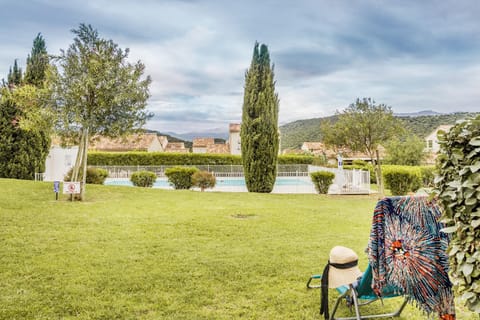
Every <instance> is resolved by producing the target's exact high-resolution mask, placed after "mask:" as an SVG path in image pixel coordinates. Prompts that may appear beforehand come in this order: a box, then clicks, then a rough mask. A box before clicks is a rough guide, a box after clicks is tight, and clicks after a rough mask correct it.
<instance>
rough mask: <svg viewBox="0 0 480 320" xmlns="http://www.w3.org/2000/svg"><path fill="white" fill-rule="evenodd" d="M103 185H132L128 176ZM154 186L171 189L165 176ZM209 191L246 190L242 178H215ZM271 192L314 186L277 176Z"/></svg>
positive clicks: (312, 189) (307, 190)
mask: <svg viewBox="0 0 480 320" xmlns="http://www.w3.org/2000/svg"><path fill="white" fill-rule="evenodd" d="M104 184H105V185H110V186H132V185H133V184H132V182H131V181H130V180H129V179H128V178H107V179H106V180H105V183H104ZM153 187H154V188H160V189H172V187H171V186H170V184H169V183H168V181H167V179H166V178H158V179H157V181H156V182H155V184H154V185H153ZM211 191H230V192H246V191H247V187H246V185H245V179H244V178H224V177H219V178H217V183H216V186H215V188H214V189H211ZM272 192H273V193H315V187H314V186H313V183H312V182H311V180H310V178H309V177H277V179H276V181H275V186H274V189H273V191H272Z"/></svg>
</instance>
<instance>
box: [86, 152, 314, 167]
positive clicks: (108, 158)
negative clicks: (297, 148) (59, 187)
mask: <svg viewBox="0 0 480 320" xmlns="http://www.w3.org/2000/svg"><path fill="white" fill-rule="evenodd" d="M313 159H314V157H312V156H297V155H282V156H279V157H278V164H312V163H313ZM88 164H89V165H91V166H164V165H184V166H189V165H242V157H241V156H239V155H230V154H205V153H167V152H89V153H88Z"/></svg>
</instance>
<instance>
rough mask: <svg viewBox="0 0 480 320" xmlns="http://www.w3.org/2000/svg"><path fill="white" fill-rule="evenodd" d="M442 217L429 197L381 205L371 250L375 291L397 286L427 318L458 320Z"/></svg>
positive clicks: (396, 199)
mask: <svg viewBox="0 0 480 320" xmlns="http://www.w3.org/2000/svg"><path fill="white" fill-rule="evenodd" d="M440 215H441V212H440V208H439V207H438V205H437V204H436V203H435V201H431V200H429V199H428V198H426V197H391V198H384V199H383V200H380V201H379V202H378V203H377V206H376V207H375V212H374V216H373V222H372V231H371V233H370V242H369V245H368V259H369V260H370V265H371V266H372V273H373V281H372V288H373V290H374V291H375V292H376V293H377V294H379V293H380V292H382V288H383V287H385V286H386V285H394V286H396V287H397V288H399V290H401V292H399V293H401V294H405V295H408V296H409V297H410V299H412V300H413V301H414V302H415V303H416V304H417V306H418V307H419V308H420V309H422V310H424V311H425V312H426V313H427V314H431V313H438V314H439V317H440V319H448V320H450V319H452V320H453V319H455V306H454V303H453V293H452V284H451V282H450V280H449V278H448V256H447V252H446V250H447V247H448V243H449V237H448V235H447V234H445V233H443V232H440V229H442V228H443V227H444V225H443V224H442V223H440V222H439V221H438V220H439V218H440Z"/></svg>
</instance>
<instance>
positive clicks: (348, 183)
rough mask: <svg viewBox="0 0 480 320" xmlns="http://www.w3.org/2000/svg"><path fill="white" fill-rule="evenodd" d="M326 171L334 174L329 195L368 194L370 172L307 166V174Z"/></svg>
mask: <svg viewBox="0 0 480 320" xmlns="http://www.w3.org/2000/svg"><path fill="white" fill-rule="evenodd" d="M315 171H328V172H332V173H334V174H335V179H334V180H333V184H332V185H331V186H330V188H329V189H328V193H329V194H370V192H371V190H370V172H369V171H366V170H355V169H354V170H344V169H338V168H326V167H318V166H308V172H315Z"/></svg>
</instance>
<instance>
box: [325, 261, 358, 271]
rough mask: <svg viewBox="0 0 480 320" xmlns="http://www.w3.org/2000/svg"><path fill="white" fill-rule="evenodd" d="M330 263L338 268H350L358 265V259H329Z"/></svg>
mask: <svg viewBox="0 0 480 320" xmlns="http://www.w3.org/2000/svg"><path fill="white" fill-rule="evenodd" d="M328 264H329V265H331V266H332V267H334V268H337V269H350V268H353V267H356V266H357V265H358V260H355V261H352V262H347V263H332V262H330V260H329V261H328Z"/></svg>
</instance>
